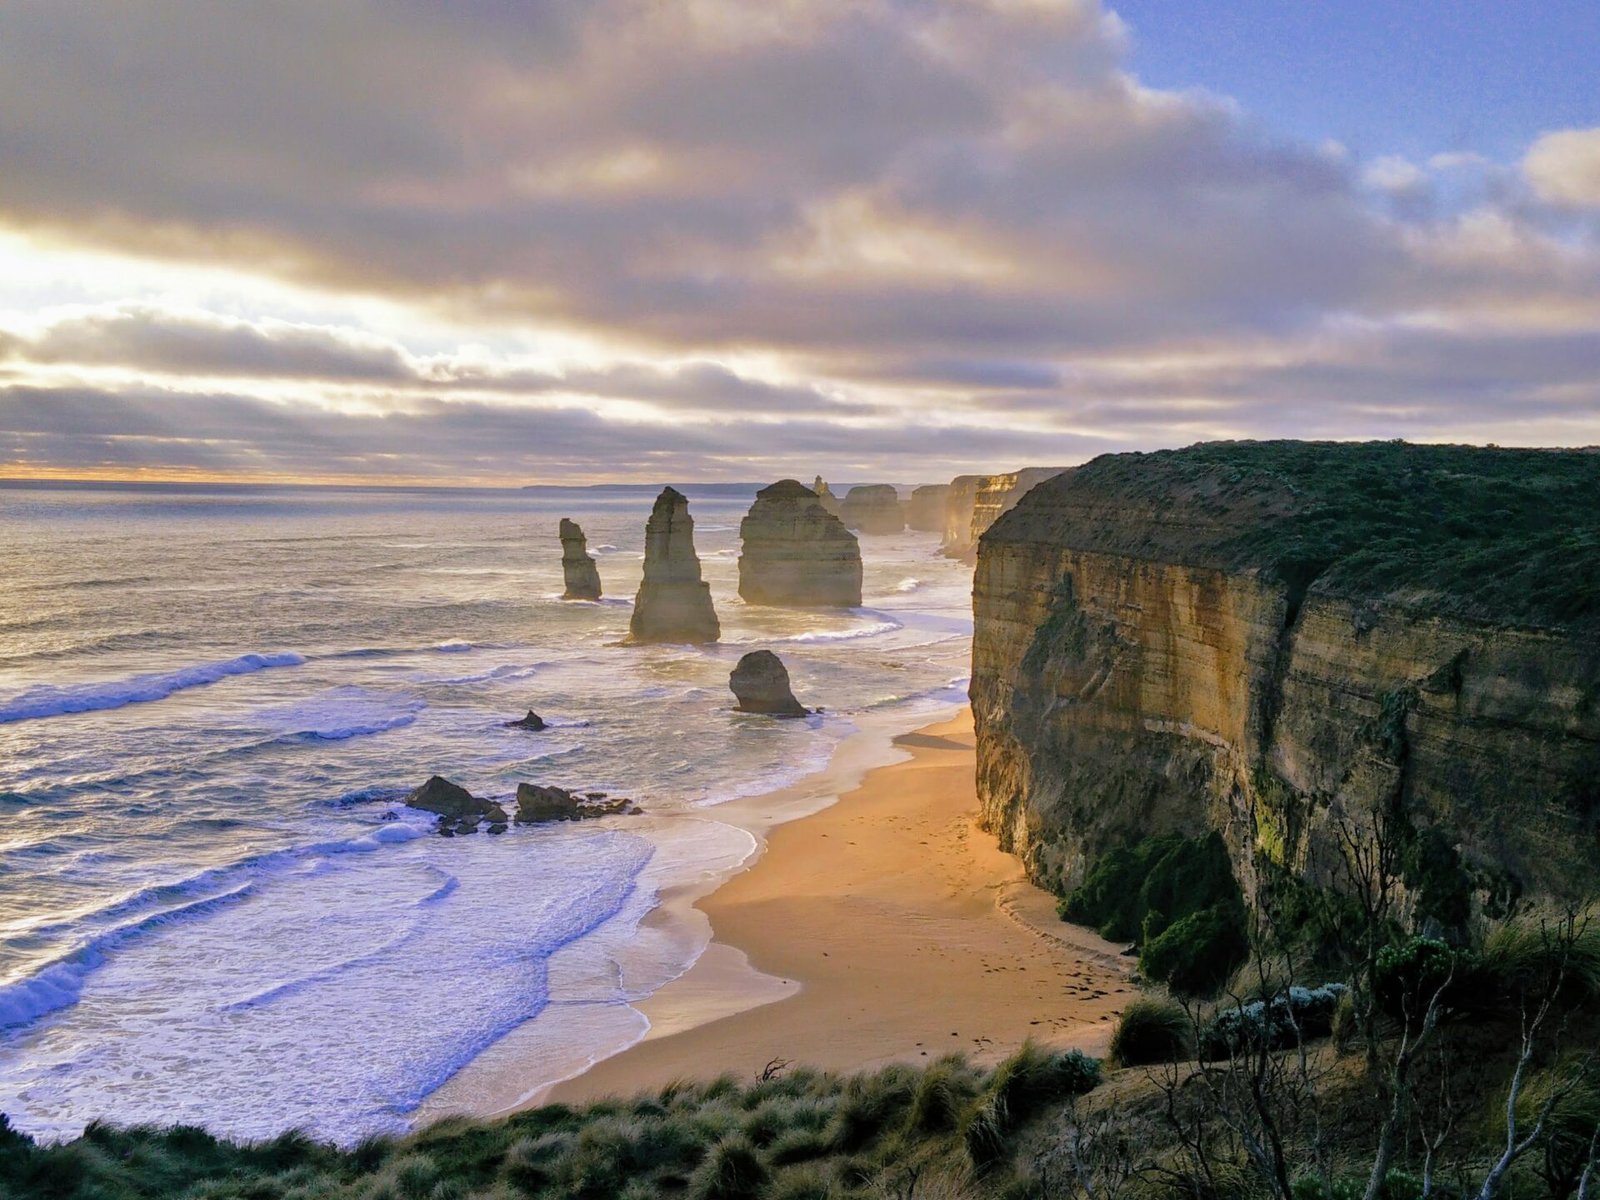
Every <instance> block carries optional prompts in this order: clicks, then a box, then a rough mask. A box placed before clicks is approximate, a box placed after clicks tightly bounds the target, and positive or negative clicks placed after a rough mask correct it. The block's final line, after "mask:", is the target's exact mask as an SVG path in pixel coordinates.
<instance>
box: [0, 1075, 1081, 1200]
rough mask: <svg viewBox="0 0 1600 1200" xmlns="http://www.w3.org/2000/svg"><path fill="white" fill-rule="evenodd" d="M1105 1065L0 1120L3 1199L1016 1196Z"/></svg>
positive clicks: (728, 1199)
mask: <svg viewBox="0 0 1600 1200" xmlns="http://www.w3.org/2000/svg"><path fill="white" fill-rule="evenodd" d="M1098 1081H1099V1067H1098V1064H1096V1063H1095V1062H1093V1060H1090V1059H1086V1058H1084V1057H1082V1056H1081V1055H1078V1054H1076V1053H1073V1054H1055V1053H1051V1052H1049V1051H1045V1050H1040V1049H1038V1048H1036V1047H1032V1046H1025V1047H1023V1048H1022V1049H1021V1050H1019V1051H1018V1052H1017V1053H1016V1054H1014V1055H1012V1056H1011V1057H1010V1058H1009V1059H1007V1060H1006V1061H1005V1062H1004V1063H1002V1064H1001V1065H1000V1066H999V1067H997V1068H995V1069H994V1070H992V1071H991V1070H983V1069H980V1068H977V1067H973V1066H971V1065H969V1064H968V1063H967V1062H965V1061H964V1060H963V1059H961V1058H958V1057H951V1058H945V1059H940V1060H939V1061H937V1062H935V1063H933V1064H932V1065H931V1066H928V1067H925V1068H921V1069H918V1068H914V1067H909V1066H895V1067H889V1068H887V1069H885V1070H882V1071H879V1072H876V1073H873V1074H863V1075H851V1076H841V1075H835V1074H831V1073H824V1072H818V1071H810V1070H795V1071H790V1072H787V1073H784V1074H782V1075H779V1076H778V1077H776V1078H771V1079H764V1080H760V1081H755V1082H751V1083H741V1082H740V1081H738V1080H735V1079H732V1078H727V1077H725V1078H722V1079H717V1080H713V1081H711V1082H708V1083H684V1084H674V1085H671V1086H669V1087H667V1088H665V1089H664V1090H663V1091H661V1092H660V1093H658V1094H655V1095H647V1096H642V1097H638V1098H635V1099H631V1100H606V1101H601V1102H599V1103H596V1104H591V1105H588V1106H585V1107H581V1108H575V1107H569V1106H567V1105H559V1104H558V1105H548V1106H546V1107H544V1108H538V1109H533V1110H530V1111H528V1112H524V1113H518V1114H516V1115H514V1116H511V1117H508V1118H506V1119H504V1120H499V1121H493V1122H477V1121H467V1120H450V1121H445V1122H442V1123H440V1124H438V1125H435V1126H433V1127H431V1128H430V1129H427V1130H425V1131H423V1132H421V1133H419V1134H416V1135H414V1136H412V1137H408V1138H403V1139H388V1138H380V1139H373V1140H369V1141H367V1142H363V1143H362V1144H361V1145H359V1146H357V1147H355V1148H354V1149H352V1150H340V1149H338V1148H336V1147H333V1146H329V1145H325V1144H321V1143H317V1142H313V1141H311V1140H310V1139H308V1138H305V1137H303V1136H301V1135H299V1134H294V1133H289V1134H285V1135H283V1136H282V1137H279V1138H276V1139H274V1140H273V1141H270V1142H265V1143H259V1144H253V1145H241V1144H238V1143H234V1142H228V1141H223V1140H220V1139H218V1138H215V1137H213V1136H211V1135H210V1134H208V1133H206V1132H205V1131H204V1130H201V1129H197V1128H194V1127H189V1126H180V1127H174V1128H168V1129H154V1128H131V1129H117V1128H113V1127H111V1126H107V1125H99V1124H96V1125H92V1126H90V1128H89V1129H88V1130H86V1131H85V1133H84V1135H83V1137H81V1138H79V1139H78V1140H77V1141H74V1142H70V1143H66V1144H63V1145H57V1146H36V1145H34V1144H33V1143H31V1142H30V1141H28V1140H27V1139H26V1138H23V1137H20V1136H19V1135H17V1134H15V1133H12V1132H9V1130H0V1194H3V1195H4V1196H6V1197H8V1198H9V1197H15V1198H16V1200H29V1198H33V1197H38V1198H40V1200H44V1198H52V1200H53V1198H62V1200H66V1198H69V1197H70V1198H74V1200H91V1198H92V1200H122V1198H133V1197H140V1198H143V1197H157V1196H160V1197H168V1196H172V1197H183V1198H186V1200H312V1198H314V1197H316V1198H320V1197H350V1198H352V1200H355V1198H360V1200H467V1198H469V1197H470V1198H484V1200H487V1198H490V1197H495V1198H499V1197H505V1198H512V1197H552V1198H553V1197H573V1198H583V1200H609V1198H611V1197H617V1198H620V1200H635V1198H637V1200H643V1198H644V1197H654V1196H683V1197H688V1198H692V1200H756V1198H758V1197H759V1198H771V1200H810V1198H815V1200H833V1198H844V1197H854V1196H895V1195H907V1196H909V1195H913V1194H914V1195H918V1196H924V1195H929V1196H931V1195H935V1194H944V1195H949V1196H959V1195H966V1194H971V1193H970V1189H971V1188H972V1187H974V1186H976V1183H977V1181H979V1180H982V1181H983V1184H984V1186H983V1190H984V1191H985V1192H986V1193H989V1194H996V1193H997V1191H1004V1190H1005V1187H1006V1183H1007V1171H1008V1169H1009V1167H1008V1159H1009V1157H1010V1154H1011V1147H1012V1145H1013V1142H1014V1140H1015V1139H1016V1138H1017V1137H1018V1136H1019V1134H1020V1133H1021V1132H1022V1131H1023V1130H1024V1129H1025V1127H1026V1126H1027V1125H1028V1124H1029V1122H1030V1121H1032V1120H1033V1119H1034V1118H1035V1117H1036V1116H1037V1115H1038V1114H1039V1113H1040V1112H1041V1111H1043V1110H1044V1109H1045V1108H1047V1107H1048V1106H1050V1105H1052V1104H1055V1103H1058V1102H1060V1101H1063V1100H1066V1099H1068V1098H1070V1097H1072V1096H1074V1095H1078V1094H1081V1093H1084V1092H1087V1091H1088V1090H1090V1089H1091V1088H1093V1087H1094V1086H1095V1084H1096V1083H1097V1082H1098Z"/></svg>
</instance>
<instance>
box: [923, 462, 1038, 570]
mask: <svg viewBox="0 0 1600 1200" xmlns="http://www.w3.org/2000/svg"><path fill="white" fill-rule="evenodd" d="M1065 469H1066V468H1064V467H1024V468H1023V469H1022V470H1020V471H1008V472H1005V473H1004V474H1000V475H957V476H956V477H955V479H953V480H951V482H950V487H949V490H947V491H946V492H945V498H944V540H943V543H942V546H941V548H942V549H943V551H944V553H945V554H947V555H948V556H949V557H951V558H971V557H972V556H973V555H974V554H976V553H977V549H978V539H979V538H980V537H981V536H982V535H983V533H984V531H985V530H986V529H988V528H989V526H991V525H993V524H994V523H995V521H996V520H998V519H999V517H1000V514H1001V513H1004V512H1008V511H1010V509H1011V508H1012V507H1013V506H1014V505H1015V504H1016V503H1017V501H1019V500H1021V499H1022V498H1023V497H1024V496H1025V495H1027V494H1028V492H1029V490H1031V489H1032V488H1033V486H1034V485H1035V484H1038V483H1041V482H1043V481H1044V480H1046V479H1051V478H1054V477H1055V476H1057V475H1059V474H1061V472H1062V471H1064V470H1065Z"/></svg>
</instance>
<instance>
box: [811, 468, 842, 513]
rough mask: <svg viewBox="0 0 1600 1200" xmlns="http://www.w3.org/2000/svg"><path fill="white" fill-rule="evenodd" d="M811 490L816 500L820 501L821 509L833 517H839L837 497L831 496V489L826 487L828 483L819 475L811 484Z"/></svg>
mask: <svg viewBox="0 0 1600 1200" xmlns="http://www.w3.org/2000/svg"><path fill="white" fill-rule="evenodd" d="M811 490H812V491H813V492H815V493H816V496H817V499H818V500H820V501H822V507H823V508H825V509H827V510H828V511H829V512H830V513H832V514H833V515H834V516H836V517H837V516H838V515H839V497H837V496H835V495H834V494H833V489H832V488H830V487H829V486H828V481H827V480H826V479H824V478H823V477H822V476H821V475H818V476H817V477H816V479H814V480H812V482H811Z"/></svg>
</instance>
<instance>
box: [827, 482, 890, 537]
mask: <svg viewBox="0 0 1600 1200" xmlns="http://www.w3.org/2000/svg"><path fill="white" fill-rule="evenodd" d="M840 517H841V518H842V519H843V521H844V523H845V524H846V525H847V526H849V527H850V528H851V529H859V530H860V531H861V532H862V533H899V532H900V531H901V530H902V529H904V528H905V527H906V516H905V511H904V510H903V509H902V508H901V507H900V493H899V492H897V491H896V490H895V489H894V486H893V485H892V484H887V483H872V484H864V485H862V486H861V487H853V488H851V489H850V490H849V491H848V492H847V493H845V498H844V504H843V505H841V512H840Z"/></svg>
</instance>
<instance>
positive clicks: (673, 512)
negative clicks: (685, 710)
mask: <svg viewBox="0 0 1600 1200" xmlns="http://www.w3.org/2000/svg"><path fill="white" fill-rule="evenodd" d="M721 636H722V627H721V625H720V624H719V623H718V621H717V611H716V609H715V608H713V607H712V604H711V585H710V584H709V583H706V582H705V581H704V580H703V579H701V578H700V559H699V556H698V555H696V554H695V552H694V518H693V517H691V516H690V515H689V502H688V500H686V499H684V496H683V493H681V492H679V491H677V490H676V489H674V488H670V487H669V488H666V489H664V490H663V491H662V493H661V495H660V496H658V497H657V498H656V503H655V507H654V508H653V509H652V510H651V512H650V520H649V521H648V522H647V523H646V524H645V527H644V581H643V582H642V583H641V584H640V585H639V594H638V596H636V597H635V598H634V602H633V619H632V621H631V622H630V623H629V627H628V640H629V641H630V642H635V643H643V642H695V643H700V642H714V641H716V640H717V639H718V638H719V637H721Z"/></svg>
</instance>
